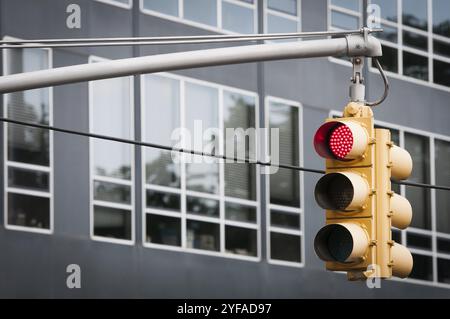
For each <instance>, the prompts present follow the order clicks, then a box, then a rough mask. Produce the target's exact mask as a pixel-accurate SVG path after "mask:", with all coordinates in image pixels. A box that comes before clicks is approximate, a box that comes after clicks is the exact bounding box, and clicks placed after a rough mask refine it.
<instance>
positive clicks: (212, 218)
mask: <svg viewBox="0 0 450 319" xmlns="http://www.w3.org/2000/svg"><path fill="white" fill-rule="evenodd" d="M142 88H143V90H142V118H143V123H142V136H143V138H144V140H145V141H146V142H151V143H157V144H162V145H166V146H174V145H175V143H177V146H180V145H178V143H179V142H180V141H179V140H178V139H177V140H171V135H172V132H174V131H175V130H176V129H177V128H180V127H185V128H187V129H189V132H190V133H191V134H193V135H195V134H198V133H200V134H201V135H200V136H201V141H200V142H202V143H203V146H204V145H209V146H211V149H210V151H209V152H212V153H214V154H224V152H225V148H226V147H229V146H231V144H230V143H235V138H239V137H235V136H230V138H229V139H228V140H225V143H221V142H219V143H218V145H219V147H215V146H216V145H217V144H216V140H215V139H216V138H217V137H218V136H217V135H216V133H217V132H218V131H220V130H223V131H224V134H223V135H224V136H225V132H226V128H237V127H239V128H242V129H243V130H245V129H247V128H249V127H255V125H256V114H257V110H256V109H257V104H256V100H257V96H256V95H255V94H254V93H249V92H243V91H240V90H236V89H233V88H228V87H223V86H219V85H214V84H212V83H205V82H203V81H197V80H192V79H189V78H186V77H181V76H176V75H172V74H153V75H144V76H142ZM155 114H157V116H155ZM160 123H164V126H162V125H161V124H160ZM210 128H212V129H213V130H208V129H210ZM196 132H197V133H196ZM175 137H176V138H179V136H176V135H175ZM192 138H193V136H191V140H189V143H188V142H185V144H183V145H182V146H183V147H185V148H187V149H194V150H197V151H202V150H204V149H203V148H202V145H200V144H199V143H198V142H199V141H198V140H197V141H196V140H193V139H192ZM222 144H223V145H222ZM250 150H251V148H250V147H248V145H247V148H246V156H250V155H251V152H250ZM174 156H184V155H181V154H177V153H175V154H174ZM142 157H143V161H142V162H143V176H144V179H143V182H144V186H143V189H145V196H144V199H143V201H144V203H143V205H144V210H143V211H144V212H143V213H144V218H143V220H144V230H143V231H144V234H143V237H144V239H143V240H144V245H145V246H147V247H158V248H172V249H174V248H175V249H183V250H187V251H192V252H201V253H206V254H215V255H221V256H231V257H238V258H244V259H249V260H255V259H257V258H259V206H258V202H257V196H258V195H257V194H258V192H257V185H258V176H257V167H256V166H255V165H252V164H246V163H222V162H219V161H218V160H217V159H214V158H210V157H209V158H207V159H208V162H204V161H203V160H204V159H202V158H201V157H200V156H193V157H192V161H191V162H189V163H185V162H183V161H182V162H181V164H177V161H174V160H173V159H172V154H171V152H170V151H161V150H156V149H152V148H145V149H143V154H142ZM175 159H176V158H175ZM200 160H202V161H200ZM195 161H197V162H195Z"/></svg>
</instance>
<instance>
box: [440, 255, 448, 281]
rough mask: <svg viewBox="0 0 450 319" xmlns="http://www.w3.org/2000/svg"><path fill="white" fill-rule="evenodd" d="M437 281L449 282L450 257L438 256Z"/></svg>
mask: <svg viewBox="0 0 450 319" xmlns="http://www.w3.org/2000/svg"><path fill="white" fill-rule="evenodd" d="M438 281H439V282H442V283H445V284H450V259H440V258H438Z"/></svg>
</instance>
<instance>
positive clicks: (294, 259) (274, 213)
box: [265, 97, 304, 265]
mask: <svg viewBox="0 0 450 319" xmlns="http://www.w3.org/2000/svg"><path fill="white" fill-rule="evenodd" d="M266 114H267V115H266V116H267V121H268V125H267V127H269V128H271V129H272V128H279V154H280V158H279V162H280V163H284V164H288V165H297V166H299V165H301V156H302V154H301V151H300V144H301V143H300V125H299V123H301V109H300V105H299V103H296V102H291V101H285V100H281V99H278V98H274V97H267V98H266ZM270 150H271V152H272V151H275V149H274V147H273V145H270ZM271 152H270V153H271ZM273 160H275V159H273ZM265 176H266V179H267V186H268V187H267V191H266V194H267V195H266V198H267V240H268V245H267V247H268V256H269V260H270V261H271V262H274V263H281V264H288V265H289V264H291V265H299V264H302V263H303V260H304V258H303V255H304V252H303V250H304V249H303V247H304V246H303V243H302V241H303V232H302V229H303V221H302V219H303V209H302V199H301V197H302V196H301V193H302V191H303V190H302V186H301V185H302V179H303V176H302V173H301V172H298V171H296V170H287V169H283V168H280V169H278V171H277V172H276V173H274V174H267V175H265Z"/></svg>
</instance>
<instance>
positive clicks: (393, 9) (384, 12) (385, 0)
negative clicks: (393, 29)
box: [370, 0, 397, 33]
mask: <svg viewBox="0 0 450 319" xmlns="http://www.w3.org/2000/svg"><path fill="white" fill-rule="evenodd" d="M370 2H371V3H373V4H377V5H379V6H380V14H381V18H382V19H386V20H390V21H394V22H397V0H371V1H370ZM383 29H385V26H384V25H383ZM382 33H384V32H382Z"/></svg>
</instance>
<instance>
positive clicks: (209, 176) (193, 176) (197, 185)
mask: <svg viewBox="0 0 450 319" xmlns="http://www.w3.org/2000/svg"><path fill="white" fill-rule="evenodd" d="M193 158H194V160H195V159H196V158H199V157H198V156H194V157H193ZM214 162H215V163H212V164H208V163H198V164H197V163H195V164H186V188H187V189H188V190H192V191H197V192H205V193H212V194H218V193H219V164H217V161H216V160H214Z"/></svg>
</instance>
